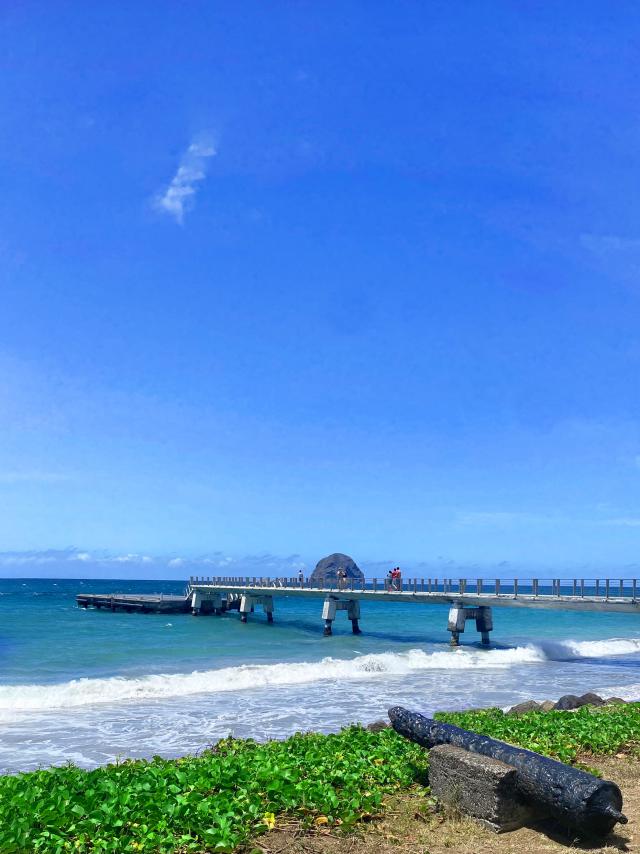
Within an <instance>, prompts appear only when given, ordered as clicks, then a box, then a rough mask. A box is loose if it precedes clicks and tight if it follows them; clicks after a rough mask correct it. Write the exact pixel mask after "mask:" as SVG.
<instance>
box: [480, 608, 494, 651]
mask: <svg viewBox="0 0 640 854" xmlns="http://www.w3.org/2000/svg"><path fill="white" fill-rule="evenodd" d="M476 629H477V630H478V631H479V632H480V636H481V639H482V645H483V646H489V632H490V631H491V630H492V629H493V615H492V613H491V608H490V607H489V606H488V605H481V606H480V607H479V608H476Z"/></svg>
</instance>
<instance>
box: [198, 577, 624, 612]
mask: <svg viewBox="0 0 640 854" xmlns="http://www.w3.org/2000/svg"><path fill="white" fill-rule="evenodd" d="M617 585H618V582H616V587H617ZM190 586H191V590H192V591H199V592H201V593H202V594H204V595H207V594H211V593H212V592H214V591H218V592H220V593H225V594H226V593H232V594H235V595H242V594H243V593H246V594H248V595H251V594H256V593H259V594H262V595H267V594H270V595H271V596H294V597H299V598H305V599H324V598H326V597H327V596H339V597H341V598H348V599H354V600H356V601H360V602H362V601H382V602H412V603H416V604H423V605H456V604H458V603H463V604H465V605H469V606H472V607H478V606H489V607H491V606H493V607H500V608H549V609H553V610H564V611H607V612H612V611H614V612H619V613H630V614H640V602H639V601H638V600H637V599H636V598H635V597H634V596H632V595H630V594H629V595H626V596H616V595H611V593H609V595H608V596H606V597H605V595H604V588H603V592H602V593H599V594H598V595H597V596H596V595H595V594H592V595H590V594H588V593H586V594H584V595H582V596H581V595H579V594H578V593H576V595H573V594H572V593H559V594H557V593H556V594H552V593H535V594H534V593H533V592H531V593H528V592H524V593H523V592H520V591H518V592H513V590H511V591H508V592H495V590H493V591H487V592H480V593H478V592H477V591H473V590H471V591H469V590H468V589H466V588H465V587H464V585H463V591H462V592H460V590H459V589H452V590H432V591H428V590H422V589H421V588H420V586H419V585H417V584H414V582H413V580H411V581H409V582H407V583H405V585H404V587H403V589H402V590H392V591H390V590H386V589H377V590H373V589H369V587H368V586H367V587H365V588H364V589H363V588H362V587H361V586H357V587H355V586H354V588H351V587H350V586H347V585H345V586H344V587H342V588H338V587H336V586H334V587H309V586H308V585H304V586H301V585H296V584H294V583H289V584H287V585H277V584H275V583H274V582H273V581H272V580H271V579H269V583H265V584H260V583H257V582H256V583H255V584H253V583H252V582H249V583H247V582H243V581H241V580H240V579H238V580H237V581H228V582H224V581H222V580H221V579H211V580H208V581H201V582H200V581H196V580H195V579H194V580H193V581H192V582H191V584H190ZM520 589H522V588H520ZM610 589H611V588H610Z"/></svg>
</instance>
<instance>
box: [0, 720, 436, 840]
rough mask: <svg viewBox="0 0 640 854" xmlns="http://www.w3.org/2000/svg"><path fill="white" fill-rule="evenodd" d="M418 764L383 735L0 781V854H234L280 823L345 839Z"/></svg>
mask: <svg viewBox="0 0 640 854" xmlns="http://www.w3.org/2000/svg"><path fill="white" fill-rule="evenodd" d="M425 770H426V754H425V752H424V751H423V750H422V749H421V748H419V747H418V746H417V745H415V744H411V743H410V742H408V741H406V740H405V739H403V738H401V737H400V736H399V735H397V734H396V733H395V732H394V731H393V730H391V729H385V730H382V731H381V732H378V733H373V732H369V731H368V730H367V729H364V728H363V727H359V726H352V727H348V728H347V729H344V730H342V731H341V732H340V733H338V734H335V735H318V734H306V735H302V734H299V735H294V736H293V737H291V738H289V739H287V740H286V741H270V742H267V743H266V744H258V743H256V742H255V741H252V740H250V739H233V738H228V739H224V740H223V741H221V742H219V743H218V744H217V745H216V746H215V747H214V748H213V749H212V750H208V751H205V752H204V753H202V754H201V755H199V756H187V757H185V758H182V759H176V760H166V759H162V758H160V757H155V758H154V759H152V760H150V761H140V760H138V761H126V762H122V763H118V764H112V765H107V766H105V767H102V768H96V769H94V770H91V771H86V770H82V769H80V768H77V767H75V766H73V765H68V766H65V767H60V768H52V769H48V770H42V771H34V772H30V773H26V774H19V775H15V776H6V777H1V778H0V850H1V851H3V852H16V854H17V852H56V854H58V852H60V854H62V852H66V851H77V852H88V851H91V852H98V851H100V852H141V851H154V852H170V851H171V852H173V851H179V852H189V851H198V852H202V851H220V852H227V851H232V850H233V849H234V848H236V847H237V846H238V845H239V844H241V843H242V842H244V841H246V840H247V839H248V838H250V837H251V836H255V835H258V834H260V833H263V832H267V831H270V830H272V829H273V828H274V827H276V826H277V823H278V821H279V820H282V818H283V816H288V817H295V818H296V819H298V820H300V821H301V822H302V823H303V824H308V825H309V826H311V825H315V826H321V825H323V824H327V825H333V826H337V827H340V828H343V829H348V828H350V827H352V826H353V824H354V823H355V822H357V821H359V820H362V819H366V818H367V817H373V816H375V815H377V814H379V813H380V810H381V807H382V803H383V798H384V796H385V795H386V794H388V793H391V792H394V791H396V790H399V789H406V788H408V787H411V786H413V785H420V781H421V780H423V779H424V775H425Z"/></svg>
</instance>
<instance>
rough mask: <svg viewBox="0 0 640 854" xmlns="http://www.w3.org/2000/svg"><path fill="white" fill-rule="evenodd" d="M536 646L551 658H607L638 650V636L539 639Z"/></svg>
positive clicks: (639, 641) (639, 648) (639, 650)
mask: <svg viewBox="0 0 640 854" xmlns="http://www.w3.org/2000/svg"><path fill="white" fill-rule="evenodd" d="M537 646H538V647H539V648H540V649H541V650H542V652H543V653H544V655H545V656H546V657H547V658H549V659H553V660H560V661H566V660H571V659H574V658H608V657H610V656H614V655H632V654H633V653H637V652H640V638H608V639H606V640H595V641H575V640H566V641H541V642H539V643H538V644H537Z"/></svg>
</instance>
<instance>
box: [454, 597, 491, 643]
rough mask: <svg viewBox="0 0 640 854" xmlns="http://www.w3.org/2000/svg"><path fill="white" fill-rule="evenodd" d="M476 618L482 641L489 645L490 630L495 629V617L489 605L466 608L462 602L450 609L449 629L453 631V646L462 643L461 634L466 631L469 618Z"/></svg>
mask: <svg viewBox="0 0 640 854" xmlns="http://www.w3.org/2000/svg"><path fill="white" fill-rule="evenodd" d="M471 619H475V621H476V629H477V630H478V631H479V632H480V637H481V643H482V645H483V646H489V632H490V631H491V630H492V629H493V617H492V614H491V608H490V607H489V606H488V605H480V606H479V607H478V608H466V607H465V606H464V605H463V604H462V603H461V602H458V603H456V604H455V605H453V606H452V607H451V608H450V609H449V620H448V623H447V631H449V632H451V646H459V645H460V635H461V634H462V633H463V632H464V627H465V623H466V621H467V620H471Z"/></svg>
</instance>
